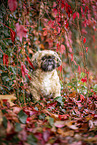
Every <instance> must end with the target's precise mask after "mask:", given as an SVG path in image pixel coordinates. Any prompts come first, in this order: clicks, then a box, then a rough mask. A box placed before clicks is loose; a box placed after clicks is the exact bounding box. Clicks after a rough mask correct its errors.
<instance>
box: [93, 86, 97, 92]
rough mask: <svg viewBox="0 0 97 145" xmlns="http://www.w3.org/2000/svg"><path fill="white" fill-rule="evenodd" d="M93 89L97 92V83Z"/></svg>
mask: <svg viewBox="0 0 97 145" xmlns="http://www.w3.org/2000/svg"><path fill="white" fill-rule="evenodd" d="M93 91H94V92H97V84H95V85H94V87H93Z"/></svg>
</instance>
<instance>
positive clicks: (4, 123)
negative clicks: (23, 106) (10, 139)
mask: <svg viewBox="0 0 97 145" xmlns="http://www.w3.org/2000/svg"><path fill="white" fill-rule="evenodd" d="M3 125H4V127H5V128H7V119H6V117H5V116H4V117H3Z"/></svg>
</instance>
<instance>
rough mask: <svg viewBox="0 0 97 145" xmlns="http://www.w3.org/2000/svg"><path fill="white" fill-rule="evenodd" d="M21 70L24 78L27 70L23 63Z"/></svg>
mask: <svg viewBox="0 0 97 145" xmlns="http://www.w3.org/2000/svg"><path fill="white" fill-rule="evenodd" d="M21 71H22V76H23V78H25V71H24V67H23V64H21Z"/></svg>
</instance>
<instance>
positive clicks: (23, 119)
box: [18, 110, 28, 123]
mask: <svg viewBox="0 0 97 145" xmlns="http://www.w3.org/2000/svg"><path fill="white" fill-rule="evenodd" d="M18 117H19V120H20V121H21V123H26V119H27V117H28V116H27V115H26V114H25V113H24V112H23V110H21V111H20V112H19V113H18Z"/></svg>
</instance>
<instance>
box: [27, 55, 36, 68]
mask: <svg viewBox="0 0 97 145" xmlns="http://www.w3.org/2000/svg"><path fill="white" fill-rule="evenodd" d="M27 60H28V62H29V64H30V65H31V67H32V68H33V69H35V68H34V66H33V64H32V62H31V61H30V58H29V56H28V55H27Z"/></svg>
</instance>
